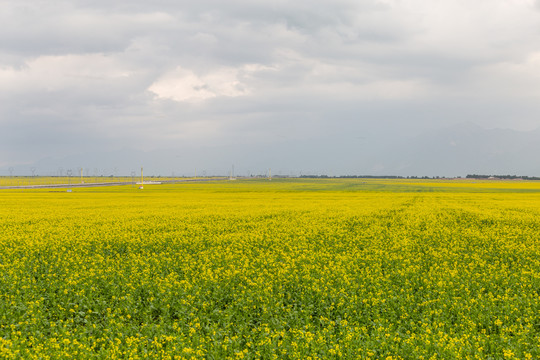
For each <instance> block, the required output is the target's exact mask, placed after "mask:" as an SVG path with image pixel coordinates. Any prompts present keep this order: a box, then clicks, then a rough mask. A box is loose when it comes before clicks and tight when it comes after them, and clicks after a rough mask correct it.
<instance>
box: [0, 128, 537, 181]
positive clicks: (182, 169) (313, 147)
mask: <svg viewBox="0 0 540 360" xmlns="http://www.w3.org/2000/svg"><path fill="white" fill-rule="evenodd" d="M358 139H364V138H360V137H358V138H353V137H351V138H350V139H349V140H348V141H347V139H344V140H343V141H340V140H341V139H339V138H338V139H337V140H336V138H334V139H331V140H330V139H324V138H319V139H309V140H302V141H292V140H291V141H283V142H282V143H279V144H269V143H268V144H251V145H240V144H239V145H228V146H217V145H212V144H201V145H200V146H198V147H184V148H180V147H179V148H176V149H165V150H154V151H147V152H144V151H140V150H133V149H123V150H117V151H96V152H92V153H85V154H70V155H67V156H65V157H62V158H44V159H41V160H39V161H37V162H36V163H34V164H26V165H24V166H17V167H16V171H15V173H17V174H19V175H30V174H31V168H32V167H34V168H35V173H36V174H39V175H58V174H59V173H60V172H63V173H64V174H65V173H66V171H67V169H72V172H73V173H75V172H76V170H77V169H78V168H79V167H82V168H83V169H84V174H85V175H90V176H96V175H98V176H99V175H103V176H110V175H129V174H131V172H135V173H137V174H139V173H140V168H141V166H144V168H145V173H147V174H148V175H162V176H170V175H172V174H175V175H176V176H181V175H186V176H192V175H194V174H195V173H197V175H208V176H209V175H228V174H229V172H230V171H231V170H232V165H233V164H234V165H235V169H236V170H235V171H236V173H237V174H240V175H249V174H253V175H257V174H266V173H267V171H268V169H269V168H272V173H273V174H276V175H278V174H282V175H293V176H299V175H302V174H328V175H334V176H337V175H401V176H430V177H431V176H449V177H451V176H465V175H467V174H515V175H527V176H540V156H539V155H540V129H538V130H534V131H516V130H510V129H485V128H482V127H480V126H477V125H474V124H472V123H462V124H458V125H454V126H451V127H446V128H442V129H439V130H433V131H428V132H425V133H423V134H421V135H419V136H415V137H394V138H390V139H385V140H384V141H379V140H380V139H378V138H376V137H374V136H372V137H369V135H367V136H366V139H365V141H364V140H358ZM0 174H2V175H8V174H9V173H8V169H7V168H4V169H0Z"/></svg>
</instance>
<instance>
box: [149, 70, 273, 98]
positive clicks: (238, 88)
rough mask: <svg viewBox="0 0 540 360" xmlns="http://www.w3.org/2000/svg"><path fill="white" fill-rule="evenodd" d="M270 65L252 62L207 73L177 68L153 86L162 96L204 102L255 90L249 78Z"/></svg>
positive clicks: (150, 88)
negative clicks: (248, 81)
mask: <svg viewBox="0 0 540 360" xmlns="http://www.w3.org/2000/svg"><path fill="white" fill-rule="evenodd" d="M262 69H266V67H264V66H261V65H257V64H248V65H245V66H242V67H241V68H230V67H222V68H216V69H214V70H213V71H210V72H208V73H206V74H203V75H197V74H195V72H193V71H191V70H188V69H185V68H182V67H180V66H179V67H177V68H176V69H174V70H173V71H170V72H168V73H166V74H164V75H163V76H161V77H160V78H159V79H158V80H157V81H155V82H154V83H153V84H152V85H151V86H150V87H149V88H148V90H150V91H151V92H152V93H154V94H156V95H157V97H158V98H162V99H170V100H174V101H185V102H200V101H202V100H207V99H211V98H216V97H239V96H246V95H249V94H250V93H251V89H250V88H249V86H248V84H247V83H246V80H247V79H249V77H250V76H251V75H252V74H253V73H255V72H257V71H260V70H262Z"/></svg>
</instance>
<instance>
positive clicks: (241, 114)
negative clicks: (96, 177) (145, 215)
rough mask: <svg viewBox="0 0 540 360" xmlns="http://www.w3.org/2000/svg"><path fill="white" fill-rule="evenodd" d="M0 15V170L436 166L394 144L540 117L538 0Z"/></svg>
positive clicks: (40, 2)
mask: <svg viewBox="0 0 540 360" xmlns="http://www.w3.org/2000/svg"><path fill="white" fill-rule="evenodd" d="M0 24H1V25H0V126H1V129H2V130H1V131H0V175H6V174H8V169H9V168H12V171H15V172H16V173H17V172H19V173H21V174H23V173H28V172H29V169H30V168H32V167H35V168H37V171H38V172H41V173H42V174H45V173H52V172H54V171H57V168H58V167H59V166H62V167H64V168H66V169H67V168H68V167H76V166H80V167H83V168H86V169H89V168H91V169H92V171H93V172H95V173H110V172H111V171H112V170H111V169H113V168H114V169H116V170H115V171H116V172H121V173H129V172H130V171H132V170H133V169H135V168H137V167H138V166H146V167H148V168H149V169H150V170H149V171H151V172H154V173H156V174H157V173H160V174H167V175H168V174H171V173H172V172H176V173H177V174H191V173H194V172H195V171H196V168H199V171H203V170H202V169H205V170H204V171H208V172H209V173H224V172H227V171H228V170H229V169H230V168H231V165H233V164H234V165H235V167H236V169H237V171H238V172H239V173H241V172H244V173H246V174H247V173H261V172H265V171H266V169H268V168H274V169H280V170H276V171H280V172H283V174H297V175H298V174H302V173H304V174H306V173H328V174H334V175H338V174H378V173H381V174H382V173H385V174H390V173H392V174H397V175H409V174H413V172H414V173H415V174H416V175H422V174H420V173H426V174H430V175H431V173H433V172H434V171H435V170H436V171H437V172H444V170H445V168H444V167H442V168H437V169H435V168H433V167H430V166H431V165H426V166H425V167H422V166H420V167H418V166H416V167H409V168H407V165H406V164H407V161H408V162H409V163H410V161H411V159H401V160H399V157H400V156H402V154H400V151H399V149H400V148H402V147H403V146H407V145H406V144H412V143H416V145H418V146H421V143H422V141H423V140H422V139H425V138H426V137H429V136H432V139H433V138H437V136H439V135H440V134H441V133H444V132H445V131H447V130H446V129H454V128H455V127H456V126H461V125H460V124H465V125H464V126H465V127H469V128H470V127H471V126H477V127H479V128H480V129H484V130H485V131H490V130H493V129H505V130H506V131H513V132H514V133H516V132H518V133H531V132H533V131H535V130H536V129H538V128H540V101H538V100H539V99H540V1H537V0H476V1H465V0H444V1H443V0H351V1H348V0H332V1H330V0H309V1H308V0H297V1H282V0H275V1H259V0H229V1H209V0H198V1H182V0H180V1H178V0H174V1H173V0H170V1H167V0H156V1H151V2H150V1H146V0H144V1H142V0H133V1H101V0H92V1H89V0H86V1H85V0H69V1H56V0H47V1H44V0H25V1H21V0H3V1H2V2H0ZM429 134H432V135H429ZM433 134H435V135H433ZM437 134H439V135H437ZM452 143H454V144H456V143H458V141H457V140H456V141H454V140H452ZM453 146H454V145H453ZM419 151H421V149H419ZM425 152H426V153H429V149H426V151H425ZM460 154H461V153H460ZM411 156H414V155H411ZM449 156H452V155H449ZM455 156H458V155H455ZM460 156H467V154H465V155H463V154H462V155H460ZM516 156H518V155H516ZM396 159H398V160H399V161H398V162H399V164H398V165H395V160H396ZM429 160H434V159H430V158H427V160H426V161H424V162H425V163H426V164H428V163H433V162H430V161H429ZM453 160H455V162H459V161H458V160H459V159H458V158H455V159H453ZM492 160H493V159H492ZM478 161H479V163H481V162H482V159H479V160H478ZM486 161H487V160H486ZM493 161H496V160H493ZM392 164H394V165H392ZM494 164H495V163H494ZM470 166H471V167H470V168H467V169H465V168H463V169H461V168H459V167H454V168H450V167H449V168H448V169H449V171H450V170H451V171H453V172H457V173H459V172H464V171H469V170H471V171H472V170H474V166H475V165H470ZM490 166H491V165H490ZM495 167H496V166H495V165H493V166H491V167H489V166H488V167H486V169H485V170H486V171H489V170H490V169H493V170H500V171H504V170H506V169H505V168H504V167H503V168H500V169H499V168H495ZM13 169H15V170H13ZM509 170H515V171H524V172H531V171H533V172H534V171H536V168H534V169H533V168H515V169H509ZM539 171H540V169H539ZM440 175H443V174H440ZM450 175H451V174H450ZM538 175H540V174H538Z"/></svg>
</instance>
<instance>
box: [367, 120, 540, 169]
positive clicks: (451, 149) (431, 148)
mask: <svg viewBox="0 0 540 360" xmlns="http://www.w3.org/2000/svg"><path fill="white" fill-rule="evenodd" d="M539 155H540V129H539V130H535V131H528V132H525V131H516V130H510V129H484V128H481V127H479V126H476V125H474V124H471V123H464V124H459V125H455V126H452V127H448V128H444V129H441V130H438V131H432V132H428V133H425V134H422V135H421V136H418V137H415V138H411V139H408V140H407V141H404V142H401V143H400V144H399V145H398V146H395V147H393V149H392V151H391V155H389V154H388V153H386V154H385V158H384V159H381V160H380V161H381V163H382V164H384V165H383V166H384V168H383V169H378V172H379V173H381V174H382V173H388V174H390V173H391V174H397V175H426V176H434V175H438V176H442V175H444V176H455V175H466V174H518V175H528V176H534V175H536V176H538V175H540V157H539ZM377 164H378V163H376V164H374V165H373V166H374V169H375V168H376V167H377ZM379 168H380V166H379Z"/></svg>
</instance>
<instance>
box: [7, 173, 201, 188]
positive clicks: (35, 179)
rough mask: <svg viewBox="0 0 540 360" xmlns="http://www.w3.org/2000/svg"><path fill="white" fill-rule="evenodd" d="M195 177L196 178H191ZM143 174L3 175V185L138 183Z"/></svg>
mask: <svg viewBox="0 0 540 360" xmlns="http://www.w3.org/2000/svg"><path fill="white" fill-rule="evenodd" d="M182 179H186V178H181V177H161V176H160V177H145V178H144V181H145V182H146V181H158V182H159V181H172V180H182ZM190 179H194V178H190ZM140 181H141V176H140V175H139V176H133V177H131V176H83V177H80V176H71V177H70V176H2V177H0V187H1V186H32V185H66V186H69V185H76V184H102V183H118V182H124V183H137V182H140Z"/></svg>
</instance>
